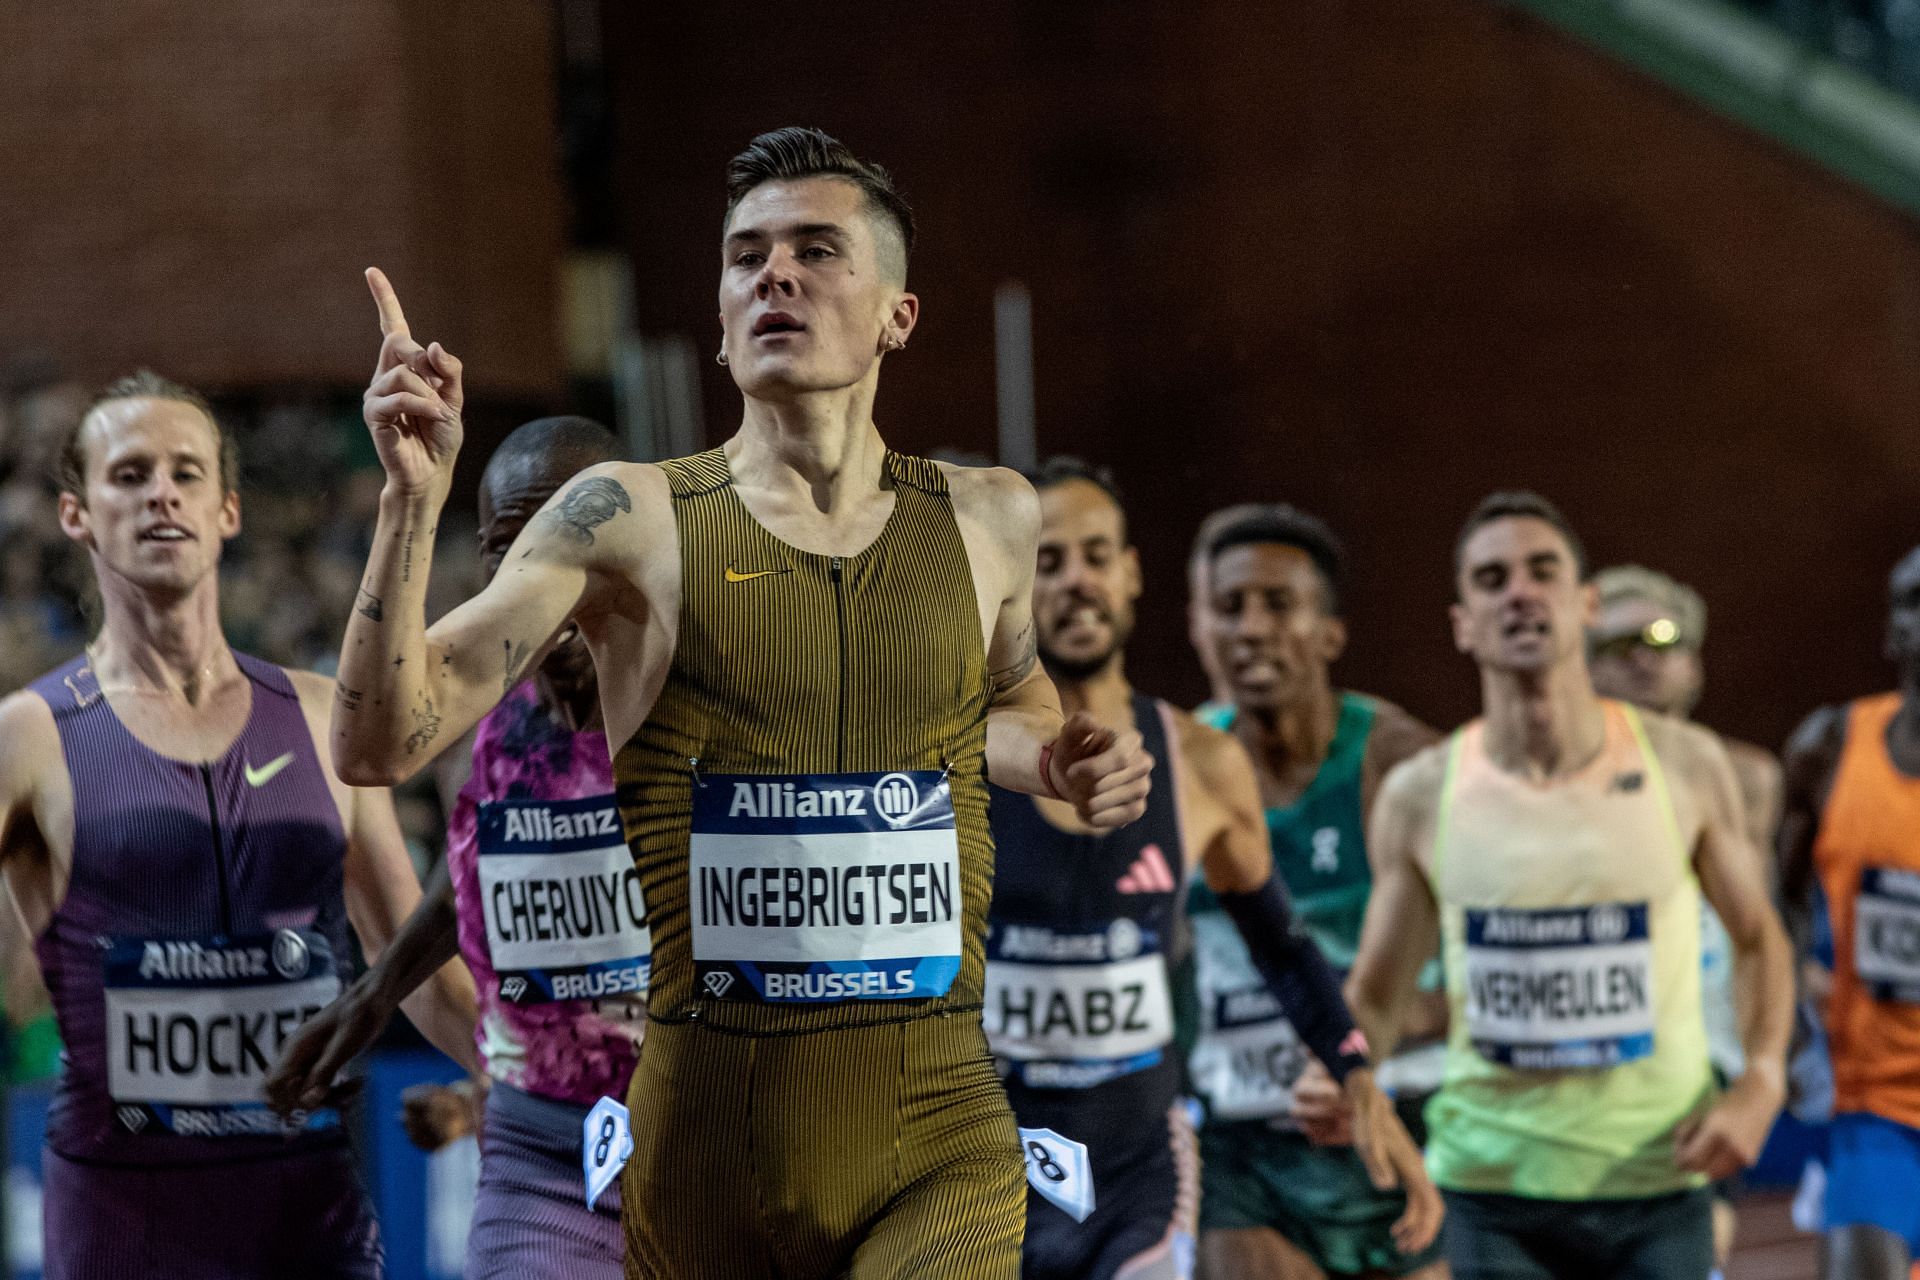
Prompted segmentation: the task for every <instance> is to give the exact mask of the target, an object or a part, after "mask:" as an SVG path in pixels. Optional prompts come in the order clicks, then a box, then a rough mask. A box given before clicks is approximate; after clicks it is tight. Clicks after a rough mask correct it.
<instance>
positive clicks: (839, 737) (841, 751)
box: [827, 556, 847, 773]
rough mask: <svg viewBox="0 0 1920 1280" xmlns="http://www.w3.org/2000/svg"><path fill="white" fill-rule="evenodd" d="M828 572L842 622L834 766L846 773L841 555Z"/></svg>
mask: <svg viewBox="0 0 1920 1280" xmlns="http://www.w3.org/2000/svg"><path fill="white" fill-rule="evenodd" d="M827 573H828V574H829V576H831V577H832V578H833V616H834V618H835V619H836V620H837V621H838V622H839V624H840V680H839V683H838V685H837V688H838V691H839V703H840V708H839V715H840V718H839V720H838V721H837V722H836V726H837V727H836V730H835V737H834V740H833V744H834V745H833V768H834V772H836V773H844V772H846V768H847V595H846V591H845V590H844V589H843V586H842V583H841V581H840V557H839V556H835V557H833V559H832V560H830V561H828V562H827Z"/></svg>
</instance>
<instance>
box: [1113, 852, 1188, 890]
mask: <svg viewBox="0 0 1920 1280" xmlns="http://www.w3.org/2000/svg"><path fill="white" fill-rule="evenodd" d="M1113 887H1114V888H1116V889H1118V890H1119V891H1120V892H1121V893H1172V892H1173V891H1174V888H1175V885H1174V880H1173V872H1172V871H1171V870H1169V869H1168V867H1167V855H1166V854H1164V853H1161V852H1160V846H1159V845H1157V844H1150V845H1148V846H1147V847H1146V848H1144V849H1142V850H1141V851H1140V856H1139V857H1137V858H1135V859H1134V860H1133V865H1132V866H1131V867H1128V868H1127V874H1125V875H1123V876H1121V877H1120V879H1119V880H1117V881H1115V882H1114V886H1113Z"/></svg>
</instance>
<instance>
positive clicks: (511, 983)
mask: <svg viewBox="0 0 1920 1280" xmlns="http://www.w3.org/2000/svg"><path fill="white" fill-rule="evenodd" d="M525 994H527V980H526V979H525V978H503V979H501V982H500V997H501V999H503V1000H507V1001H510V1002H512V1003H514V1004H519V1003H520V997H521V996H524V995H525Z"/></svg>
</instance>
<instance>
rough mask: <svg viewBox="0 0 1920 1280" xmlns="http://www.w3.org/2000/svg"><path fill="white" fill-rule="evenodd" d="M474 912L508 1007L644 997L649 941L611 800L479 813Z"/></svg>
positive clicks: (636, 877)
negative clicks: (482, 921)
mask: <svg viewBox="0 0 1920 1280" xmlns="http://www.w3.org/2000/svg"><path fill="white" fill-rule="evenodd" d="M475 832H476V837H477V840H476V843H477V844H478V847H479V850H480V857H479V863H478V865H479V879H480V910H481V915H482V916H483V917H484V919H485V921H486V926H487V952H488V954H489V956H490V957H491V959H492V961H493V969H494V972H495V973H496V974H497V975H498V976H499V980H500V988H499V990H500V995H501V997H502V998H503V999H505V1000H509V1001H511V1002H513V1003H515V1004H541V1003H546V1002H548V1001H553V1000H602V999H607V998H609V997H616V996H633V997H640V996H644V995H646V993H647V979H648V975H649V973H650V972H651V968H652V953H653V944H652V937H651V934H650V933H649V931H648V928H647V905H646V902H645V901H644V899H643V898H642V896H641V893H640V872H639V869H638V868H636V867H635V866H634V865H633V855H632V853H631V852H630V851H629V850H628V848H627V839H626V833H625V830H624V829H623V828H622V826H621V824H620V811H619V810H618V809H617V808H616V807H615V805H614V801H613V797H612V796H593V797H590V798H588V799H585V800H552V801H549V800H499V801H493V802H490V803H487V804H483V805H481V806H480V808H479V814H478V820H477V822H476V824H475Z"/></svg>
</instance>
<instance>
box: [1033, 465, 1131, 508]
mask: <svg viewBox="0 0 1920 1280" xmlns="http://www.w3.org/2000/svg"><path fill="white" fill-rule="evenodd" d="M1026 477H1027V482H1028V483H1029V484H1031V485H1032V486H1033V487H1034V489H1035V490H1040V489H1051V488H1053V487H1054V486H1055V485H1058V484H1065V483H1066V482H1067V481H1069V480H1084V481H1086V482H1087V483H1088V484H1090V485H1092V486H1093V487H1094V488H1096V489H1098V490H1100V492H1102V493H1104V494H1106V495H1107V497H1109V498H1111V499H1113V505H1114V506H1116V507H1118V508H1120V510H1121V511H1122V512H1124V511H1126V509H1127V500H1126V499H1125V498H1123V497H1121V496H1120V482H1119V481H1117V480H1115V479H1114V478H1113V472H1112V471H1110V470H1108V469H1107V468H1105V467H1100V466H1095V465H1094V464H1093V463H1091V462H1088V461H1086V460H1085V459H1082V458H1076V457H1073V456H1072V455H1071V454H1065V453H1061V454H1055V455H1054V456H1053V457H1051V458H1048V459H1047V460H1046V461H1045V462H1043V463H1041V464H1040V465H1039V466H1037V467H1035V468H1033V469H1032V470H1031V471H1028V472H1027V473H1026Z"/></svg>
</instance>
